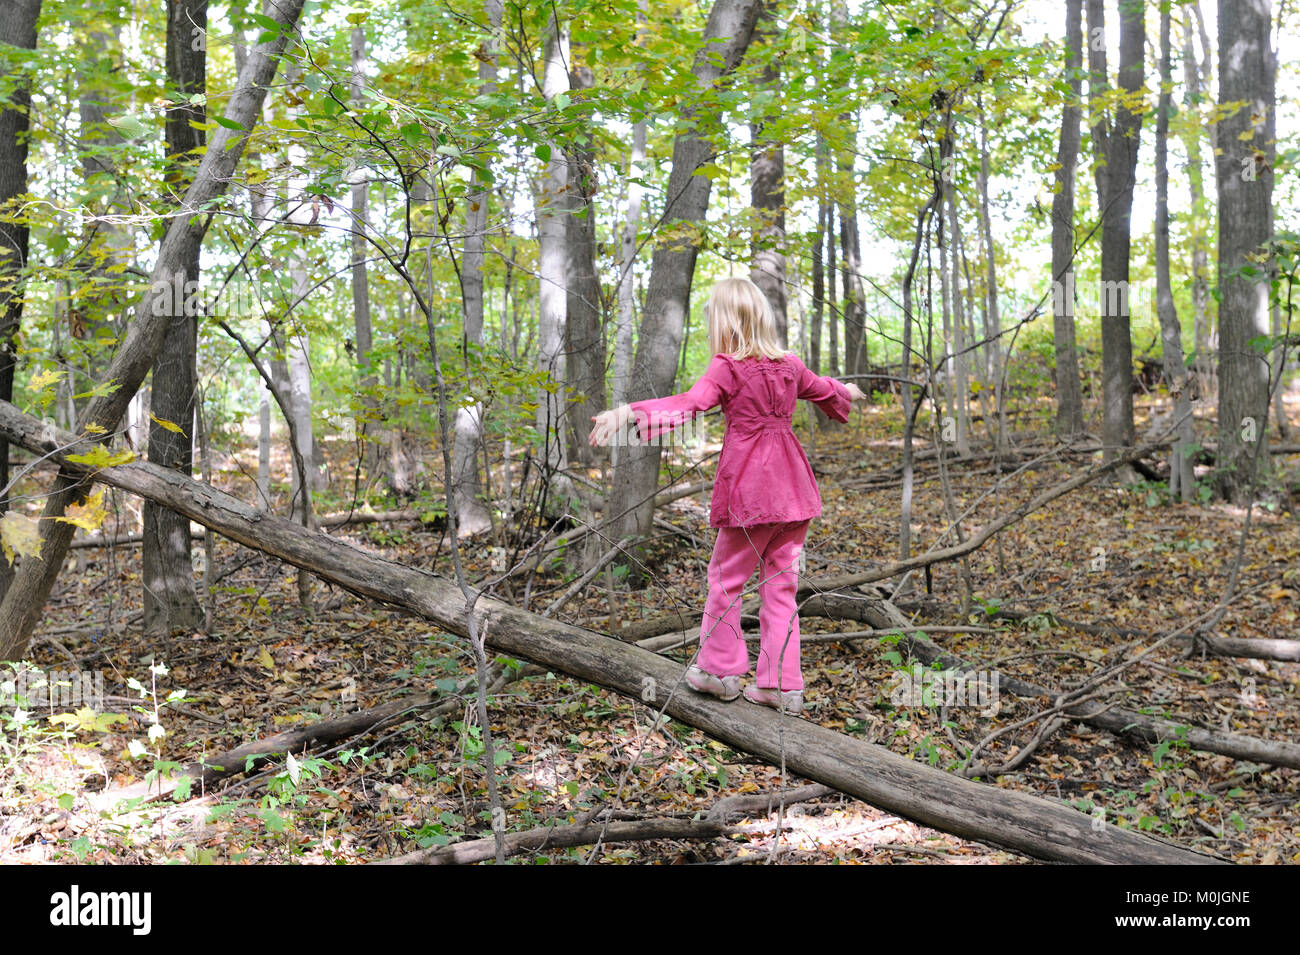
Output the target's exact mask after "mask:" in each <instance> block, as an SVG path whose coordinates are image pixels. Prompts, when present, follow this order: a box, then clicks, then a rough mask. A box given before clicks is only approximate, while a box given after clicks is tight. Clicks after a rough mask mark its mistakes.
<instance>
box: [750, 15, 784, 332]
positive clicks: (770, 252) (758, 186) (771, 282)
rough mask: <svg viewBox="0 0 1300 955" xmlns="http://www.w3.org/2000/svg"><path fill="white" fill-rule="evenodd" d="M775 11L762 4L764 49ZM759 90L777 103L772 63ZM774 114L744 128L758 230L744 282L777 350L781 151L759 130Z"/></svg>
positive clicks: (758, 29)
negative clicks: (757, 295)
mask: <svg viewBox="0 0 1300 955" xmlns="http://www.w3.org/2000/svg"><path fill="white" fill-rule="evenodd" d="M775 20H776V6H775V4H774V3H773V2H771V0H768V2H767V3H765V4H764V6H763V10H762V12H761V13H760V14H759V19H758V24H757V25H756V26H755V28H754V33H755V38H756V39H757V40H759V41H760V42H761V43H762V44H764V45H766V44H767V43H768V42H770V39H771V38H772V37H773V36H774V22H775ZM758 82H759V88H760V90H763V91H767V92H769V93H771V94H772V103H773V104H776V103H778V102H779V101H780V98H779V94H780V89H781V71H780V68H779V67H778V66H777V61H776V59H775V57H773V58H772V59H771V60H770V61H769V62H768V63H767V64H766V65H765V66H764V67H763V72H762V75H761V77H760V78H759V81H758ZM777 115H778V114H776V113H773V114H772V115H771V116H768V117H764V118H762V119H761V120H760V121H759V122H757V123H754V124H752V125H751V126H750V144H751V146H750V162H749V182H750V186H749V188H750V206H751V207H752V208H753V209H754V213H755V216H756V218H757V220H758V222H759V226H758V228H757V230H756V232H755V234H754V237H753V242H752V247H753V252H752V254H753V267H752V271H751V273H750V278H752V279H753V280H754V284H755V285H757V286H758V287H759V288H760V289H762V290H763V294H764V295H765V296H767V301H768V303H769V304H770V305H771V306H772V313H773V315H774V316H775V318H776V329H777V335H778V336H779V338H780V340H781V344H782V345H783V346H786V347H788V346H789V343H790V332H789V317H788V315H787V314H786V311H787V305H788V296H787V294H786V288H785V249H784V246H785V147H784V145H783V144H782V143H781V140H780V139H779V138H777V137H774V136H770V135H767V134H766V133H765V132H764V126H765V124H766V123H767V122H769V121H770V120H771V119H774V118H776V116H777Z"/></svg>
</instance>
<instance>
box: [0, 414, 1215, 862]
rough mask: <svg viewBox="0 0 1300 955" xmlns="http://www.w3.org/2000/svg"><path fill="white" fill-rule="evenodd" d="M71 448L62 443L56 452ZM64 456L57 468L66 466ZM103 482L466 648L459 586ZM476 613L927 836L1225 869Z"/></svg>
mask: <svg viewBox="0 0 1300 955" xmlns="http://www.w3.org/2000/svg"><path fill="white" fill-rule="evenodd" d="M0 432H3V433H5V434H6V435H7V436H8V437H9V439H10V440H12V441H14V442H16V443H21V444H23V445H24V446H25V447H28V448H30V449H32V450H34V451H35V452H37V453H41V454H45V453H55V452H56V448H55V446H54V445H53V444H51V443H44V442H42V441H41V424H40V422H39V421H36V420H35V419H33V418H30V417H29V416H26V415H22V414H20V413H18V412H17V409H15V408H13V406H12V405H9V404H7V403H6V404H0ZM70 438H71V436H65V435H55V440H56V441H60V440H64V439H70ZM80 449H81V450H84V444H83V445H82V447H81V448H80ZM73 450H74V452H75V450H78V449H75V448H74V449H73ZM66 453H67V452H57V453H55V456H56V457H57V458H59V459H61V460H62V459H64V458H65V457H66ZM97 477H98V479H100V480H103V481H104V482H106V483H110V484H112V485H113V486H115V487H121V488H123V489H125V490H128V491H131V492H132V493H135V494H144V495H148V496H149V497H151V498H153V499H155V500H157V501H159V502H160V503H162V504H165V505H166V506H168V507H171V508H173V509H175V510H178V511H180V512H182V513H185V514H188V515H189V516H190V517H192V518H193V519H194V520H197V521H199V522H201V523H203V524H205V525H207V526H210V527H212V528H213V529H214V530H216V531H218V532H219V533H221V534H223V535H224V536H226V537H228V538H230V539H231V540H234V541H237V542H239V543H241V544H244V545H245V546H248V547H252V548H254V549H256V550H259V551H261V552H263V553H268V554H271V555H273V556H277V557H280V558H281V559H283V560H286V561H288V562H289V563H292V564H295V565H296V566H299V567H302V568H305V569H309V570H311V571H312V572H313V573H316V574H318V575H320V576H321V577H323V578H325V579H327V580H330V581H332V582H334V583H335V584H337V585H338V586H340V587H342V588H344V589H345V590H348V591H350V592H352V593H355V594H358V595H361V596H365V597H370V598H372V599H374V600H378V601H381V602H384V603H388V604H392V605H394V606H398V607H402V608H404V609H407V610H410V611H412V612H414V613H416V614H419V615H420V616H422V617H424V618H425V619H427V620H430V621H431V622H433V623H436V624H437V625H438V626H440V627H442V628H443V629H445V630H447V631H449V632H451V633H455V634H458V635H460V636H462V637H466V636H468V635H469V624H470V621H469V620H468V619H467V617H468V615H467V613H466V610H465V606H466V604H465V596H464V594H463V593H462V592H461V590H460V588H459V587H458V586H457V585H456V584H455V583H453V582H452V581H448V580H445V579H442V578H440V577H436V576H434V575H432V574H429V573H427V572H424V571H421V570H417V569H414V568H410V567H404V566H402V565H401V564H396V563H393V562H392V561H388V560H385V559H383V558H380V557H375V556H372V555H370V554H367V553H364V552H362V551H359V550H358V549H357V548H355V547H353V546H352V545H350V544H348V543H347V542H345V541H342V540H338V539H336V538H332V537H329V536H326V535H324V534H318V533H311V532H309V531H305V530H303V529H302V528H300V527H298V526H296V525H294V524H293V523H291V522H289V521H286V520H283V519H281V518H277V517H274V516H271V515H266V514H261V513H259V512H257V511H255V510H253V509H252V508H250V507H248V505H246V504H244V503H243V502H241V501H239V500H237V499H235V498H233V497H230V496H229V495H227V494H224V493H222V492H221V491H218V490H216V489H215V488H212V487H209V486H206V485H201V484H198V483H196V482H194V481H192V480H186V479H184V478H181V477H180V476H178V475H176V474H175V472H172V471H166V470H163V469H160V468H155V467H153V466H152V465H148V464H128V465H125V466H122V467H116V468H108V469H105V470H103V471H100V472H99V473H98V475H97ZM471 612H472V613H473V615H474V618H475V619H474V624H475V629H476V632H477V633H479V634H482V635H483V639H484V641H485V643H486V644H487V646H488V647H490V648H491V649H493V650H495V651H497V652H499V653H504V654H507V655H509V656H512V657H518V658H522V659H526V660H530V661H533V662H535V663H538V664H540V665H542V666H546V667H548V668H550V669H554V670H557V671H560V672H563V673H567V674H569V675H570V676H572V677H574V678H575V679H578V680H581V681H583V682H586V683H595V684H598V685H600V686H604V687H608V688H609V689H611V690H613V691H614V692H616V693H619V694H622V695H624V696H628V697H631V698H632V699H635V700H638V701H640V702H645V703H651V704H652V705H655V706H657V707H662V709H663V710H664V712H666V713H667V715H668V716H670V717H672V718H673V719H676V720H679V721H681V722H683V723H685V724H687V725H688V726H694V727H697V728H699V729H701V730H703V731H704V732H705V733H706V734H708V735H709V736H711V737H713V738H715V739H717V740H720V741H721V742H723V743H725V744H727V745H729V746H732V747H734V748H736V749H738V750H741V751H744V752H748V753H752V754H754V755H756V756H758V757H759V758H761V759H763V760H765V761H767V762H769V763H772V764H774V765H782V766H785V767H786V768H788V770H789V771H790V772H792V773H797V774H799V775H801V776H805V777H807V778H808V779H811V780H814V781H817V782H823V783H825V784H826V785H829V786H831V787H833V788H834V789H837V790H839V791H841V792H844V793H847V794H849V795H852V796H855V797H857V798H859V799H862V800H864V801H866V802H869V803H871V804H872V805H875V806H878V807H880V808H881V809H885V810H887V811H889V812H894V813H898V814H901V815H904V816H906V817H907V818H909V819H912V820H914V821H916V822H918V823H920V824H922V825H926V826H931V827H934V828H936V829H939V830H942V831H944V832H950V833H952V834H954V835H957V836H961V837H964V838H973V839H982V840H985V841H990V842H994V843H997V844H1000V845H1005V846H1007V847H1009V848H1012V849H1015V850H1017V851H1020V852H1025V853H1028V854H1030V855H1034V856H1037V857H1040V858H1049V859H1056V860H1060V861H1068V862H1083V863H1100V862H1110V863H1166V864H1168V863H1184V864H1186V863H1213V862H1215V861H1217V860H1215V859H1214V858H1213V857H1210V856H1203V855H1199V854H1197V853H1195V852H1192V851H1190V850H1187V849H1183V848H1181V847H1178V846H1174V845H1171V844H1169V843H1166V842H1158V841H1156V840H1154V839H1151V838H1149V837H1147V836H1144V835H1142V834H1141V833H1138V832H1134V831H1132V830H1130V829H1125V828H1120V827H1118V826H1112V825H1107V826H1103V827H1100V828H1098V827H1096V826H1094V825H1093V820H1092V817H1091V816H1089V815H1087V814H1085V813H1082V812H1079V811H1078V810H1076V809H1072V808H1070V807H1068V806H1065V805H1063V804H1061V803H1059V802H1056V801H1055V800H1051V799H1047V798H1042V797H1035V796H1030V795H1027V794H1024V793H1018V792H1014V791H1011V790H1005V789H998V788H996V787H993V786H989V785H983V784H980V783H976V782H972V781H970V780H966V779H962V778H960V777H957V776H953V775H951V774H949V773H945V772H943V771H942V770H940V769H936V768H934V767H931V766H927V765H925V764H924V763H922V762H918V761H914V760H911V759H908V758H906V757H904V756H900V755H898V754H896V753H892V752H890V751H889V750H887V749H885V748H883V747H879V746H875V745H872V744H870V743H867V742H864V741H862V740H858V739H853V738H851V737H847V736H844V735H843V734H840V733H836V732H834V731H833V730H829V729H826V728H824V727H821V726H818V725H817V724H815V723H811V722H809V721H807V720H803V719H798V718H794V717H790V716H783V715H782V714H780V713H778V712H776V711H775V710H772V709H769V708H767V707H761V706H747V705H743V704H733V703H723V702H722V701H720V700H716V699H713V698H712V697H708V696H705V695H702V694H697V693H691V692H683V691H680V690H679V691H677V692H671V691H672V688H673V687H674V686H676V685H677V684H678V682H679V681H680V679H681V674H682V667H681V664H679V663H674V662H673V661H671V660H668V659H666V658H664V657H662V656H659V655H658V654H655V653H651V652H650V651H648V650H643V649H641V648H640V647H636V646H632V645H630V644H627V643H624V642H622V641H620V640H614V639H611V638H610V637H608V636H605V635H603V634H598V633H592V632H591V631H588V630H582V629H580V628H577V627H572V626H568V625H566V624H563V623H559V622H556V621H553V620H548V619H546V618H544V617H541V616H539V615H537V614H531V613H528V612H526V611H523V610H520V609H518V608H516V607H512V606H510V605H508V604H505V603H502V602H500V601H497V600H494V599H492V598H491V597H487V596H482V597H478V598H477V600H476V601H475V602H474V604H473V610H472V611H471Z"/></svg>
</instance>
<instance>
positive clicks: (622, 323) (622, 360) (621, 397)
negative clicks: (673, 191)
mask: <svg viewBox="0 0 1300 955" xmlns="http://www.w3.org/2000/svg"><path fill="white" fill-rule="evenodd" d="M645 150H646V123H645V120H641V121H640V122H638V123H634V124H633V126H632V152H631V155H630V156H629V157H628V183H627V213H626V217H625V219H624V223H623V236H622V240H621V242H622V248H621V250H620V255H619V281H618V327H617V330H616V332H615V334H614V381H613V382H612V386H613V395H612V403H613V406H614V407H616V408H617V407H619V406H620V405H622V404H624V403H626V401H627V393H628V383H629V381H630V379H631V372H632V331H633V328H634V327H635V325H636V281H635V275H634V269H635V267H636V249H637V241H636V237H637V231H638V230H639V229H640V226H641V192H642V189H641V184H640V183H639V182H636V181H634V180H636V179H638V178H640V176H641V175H642V174H643V172H644V170H643V169H642V164H643V163H644V162H645ZM612 450H614V451H615V452H617V450H618V449H617V448H615V449H612Z"/></svg>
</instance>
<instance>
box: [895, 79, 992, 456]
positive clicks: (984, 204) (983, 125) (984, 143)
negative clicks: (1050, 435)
mask: <svg viewBox="0 0 1300 955" xmlns="http://www.w3.org/2000/svg"><path fill="white" fill-rule="evenodd" d="M976 100H977V102H978V105H979V115H980V174H979V197H980V234H981V237H982V238H983V240H984V276H985V281H984V285H985V292H984V295H985V298H984V337H985V338H986V339H988V344H987V345H986V346H985V352H984V354H985V357H986V359H987V361H988V380H989V382H990V383H991V384H992V385H993V401H994V408H995V410H996V413H997V423H996V427H995V428H994V437H993V446H994V448H995V449H996V450H997V451H998V452H999V453H1002V452H1004V451H1005V450H1006V443H1007V435H1006V429H1007V405H1006V401H1007V396H1006V388H1004V387H1003V374H1002V364H1003V356H1002V317H1001V313H1000V312H999V310H998V273H997V255H996V253H997V248H996V247H995V246H994V244H993V222H992V219H991V218H990V217H989V127H988V121H987V119H986V117H985V115H984V103H983V98H982V97H981V96H979V94H976ZM903 376H904V377H908V368H907V366H904V367H903Z"/></svg>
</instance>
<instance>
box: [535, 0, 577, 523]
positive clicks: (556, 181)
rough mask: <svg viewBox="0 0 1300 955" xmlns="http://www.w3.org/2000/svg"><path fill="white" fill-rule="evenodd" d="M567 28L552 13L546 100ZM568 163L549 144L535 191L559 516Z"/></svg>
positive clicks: (545, 418) (548, 445)
mask: <svg viewBox="0 0 1300 955" xmlns="http://www.w3.org/2000/svg"><path fill="white" fill-rule="evenodd" d="M568 64H569V27H568V24H567V23H562V22H561V21H560V20H559V16H558V13H554V12H553V13H552V16H551V20H550V24H549V26H548V27H547V34H546V49H545V55H544V67H543V77H542V96H543V97H544V98H545V99H546V100H547V101H552V100H554V99H555V97H557V96H559V95H561V94H562V93H567V92H568V90H569V70H568ZM568 171H569V170H568V161H567V160H566V158H565V154H564V150H563V149H562V148H561V146H560V144H559V143H553V144H552V145H551V153H550V158H549V159H548V160H547V162H546V172H545V174H544V175H543V177H542V181H541V183H540V184H539V188H538V190H537V244H538V262H539V264H538V269H537V284H538V292H537V302H538V317H537V366H538V368H539V369H540V370H541V372H542V373H543V374H544V375H545V376H546V378H547V382H546V383H545V384H544V385H543V386H542V388H541V390H540V392H539V394H538V396H537V434H538V437H539V438H540V439H541V441H542V449H541V461H542V463H543V466H544V467H545V468H546V477H547V480H548V481H549V482H550V487H549V489H548V492H547V511H548V512H550V513H553V514H554V513H559V512H562V511H563V509H564V508H565V507H566V506H567V501H566V500H564V498H565V497H566V496H567V495H566V489H567V484H566V482H564V480H563V475H564V471H565V470H566V469H567V468H568V453H567V441H566V438H565V432H566V428H567V423H566V420H565V410H566V400H565V354H564V342H565V324H566V322H565V319H566V313H567V308H568V288H567V283H568V276H567V274H566V272H567V268H566V266H567V262H566V254H565V221H566V219H567V218H568V216H567V215H566V212H567V208H568V201H567V196H566V190H567V186H568Z"/></svg>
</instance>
